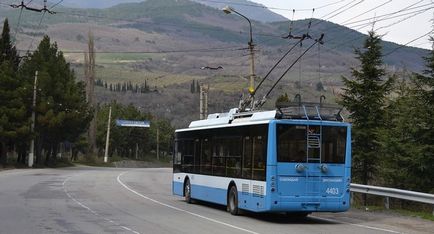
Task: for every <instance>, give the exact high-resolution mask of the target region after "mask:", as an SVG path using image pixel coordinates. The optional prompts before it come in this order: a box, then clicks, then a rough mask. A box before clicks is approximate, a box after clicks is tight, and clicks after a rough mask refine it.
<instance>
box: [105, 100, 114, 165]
mask: <svg viewBox="0 0 434 234" xmlns="http://www.w3.org/2000/svg"><path fill="white" fill-rule="evenodd" d="M111 119H112V107H111V106H110V109H109V117H108V121H107V137H106V139H105V152H104V163H107V160H108V150H109V142H110V122H111Z"/></svg>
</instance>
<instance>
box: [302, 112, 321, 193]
mask: <svg viewBox="0 0 434 234" xmlns="http://www.w3.org/2000/svg"><path fill="white" fill-rule="evenodd" d="M303 110H304V113H305V117H306V119H307V120H320V121H322V118H321V115H320V112H319V109H318V106H315V111H316V116H314V117H310V118H309V115H308V113H307V110H306V107H305V106H303ZM321 143H322V125H321V124H320V125H312V126H311V125H309V124H308V125H307V126H306V149H307V152H306V163H307V164H308V166H307V168H306V178H305V180H306V195H309V196H319V195H320V194H321V190H320V189H321V180H322V175H321V173H322V172H321V170H320V169H319V167H320V165H321Z"/></svg>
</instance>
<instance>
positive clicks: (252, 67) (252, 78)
mask: <svg viewBox="0 0 434 234" xmlns="http://www.w3.org/2000/svg"><path fill="white" fill-rule="evenodd" d="M222 10H223V12H224V13H226V14H230V13H232V12H233V13H235V14H237V15H239V16H241V17H243V18H244V19H246V20H247V21H248V22H249V27H250V40H249V43H248V44H249V50H250V87H249V93H250V95H251V96H252V97H251V98H252V100H251V101H252V104H253V95H254V93H255V87H254V81H255V55H254V50H253V49H254V46H255V45H254V44H253V35H252V23H251V22H250V20H249V18H247V17H246V16H244V15H242V14H241V13H239V12H238V11H236V10H235V9H234V8H232V7H230V6H225V7H223V9H222Z"/></svg>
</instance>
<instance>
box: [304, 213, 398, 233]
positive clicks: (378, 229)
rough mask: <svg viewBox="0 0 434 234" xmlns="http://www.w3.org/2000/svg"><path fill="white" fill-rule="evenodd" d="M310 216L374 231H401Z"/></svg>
mask: <svg viewBox="0 0 434 234" xmlns="http://www.w3.org/2000/svg"><path fill="white" fill-rule="evenodd" d="M312 218H315V219H319V220H324V221H327V222H334V223H341V224H347V225H351V226H355V227H361V228H366V229H371V230H376V231H383V232H390V233H401V232H397V231H393V230H389V229H384V228H377V227H372V226H367V225H362V224H355V223H348V222H343V221H338V220H333V219H327V218H320V217H317V216H312Z"/></svg>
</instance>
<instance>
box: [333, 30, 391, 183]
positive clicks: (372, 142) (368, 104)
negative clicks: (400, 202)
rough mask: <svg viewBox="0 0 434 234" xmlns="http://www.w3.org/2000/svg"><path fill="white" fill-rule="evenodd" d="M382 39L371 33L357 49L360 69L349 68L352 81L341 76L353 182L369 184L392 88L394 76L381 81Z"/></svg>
mask: <svg viewBox="0 0 434 234" xmlns="http://www.w3.org/2000/svg"><path fill="white" fill-rule="evenodd" d="M381 49H382V47H381V38H380V37H379V36H378V35H376V34H375V32H373V31H370V32H369V34H368V37H367V39H366V41H365V43H364V46H363V50H360V49H356V50H355V54H356V55H357V59H358V60H359V61H360V63H361V64H360V68H359V69H356V68H352V76H353V78H354V79H352V80H351V79H348V78H346V77H343V82H344V84H345V88H344V94H343V95H342V100H341V101H340V104H342V105H343V106H344V107H346V109H347V110H348V111H349V112H350V118H351V121H352V123H353V140H354V144H353V177H354V181H357V182H361V183H363V184H369V183H370V182H371V180H372V178H373V176H374V175H375V174H376V173H377V169H378V168H377V165H379V160H380V155H379V151H380V148H381V145H380V144H379V131H380V130H381V128H382V127H383V126H384V105H385V104H384V101H385V96H386V95H387V94H388V92H389V91H390V90H391V88H392V84H393V82H394V78H393V77H388V78H387V79H385V80H384V76H385V71H384V69H383V68H382V66H383V61H382V53H381Z"/></svg>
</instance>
